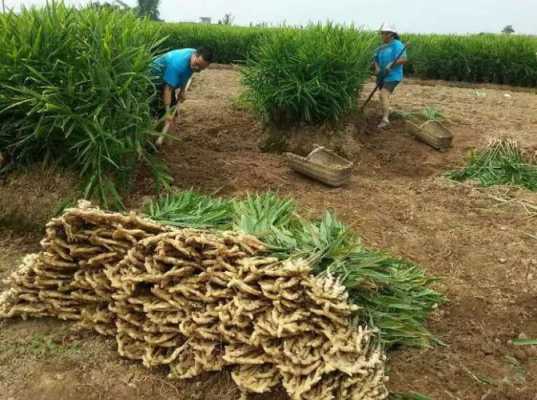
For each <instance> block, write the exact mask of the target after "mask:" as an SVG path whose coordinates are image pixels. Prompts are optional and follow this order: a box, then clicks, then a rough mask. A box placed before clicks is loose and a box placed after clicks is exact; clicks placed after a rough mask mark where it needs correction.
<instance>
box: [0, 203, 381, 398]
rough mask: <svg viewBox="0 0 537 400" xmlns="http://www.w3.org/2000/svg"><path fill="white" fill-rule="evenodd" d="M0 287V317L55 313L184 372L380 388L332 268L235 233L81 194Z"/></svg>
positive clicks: (256, 386) (126, 350)
mask: <svg viewBox="0 0 537 400" xmlns="http://www.w3.org/2000/svg"><path fill="white" fill-rule="evenodd" d="M7 284H8V286H9V288H8V289H7V290H6V291H4V292H3V293H2V294H1V295H0V316H2V317H15V316H21V317H23V318H26V317H40V316H52V317H57V318H61V319H66V320H74V321H78V324H80V325H81V326H84V327H90V328H92V329H94V330H96V331H97V332H99V333H100V334H103V335H111V336H115V339H116V341H117V344H118V351H119V353H120V354H121V355H122V356H124V357H127V358H130V359H134V360H141V361H143V363H144V365H145V366H146V367H154V366H159V365H167V366H169V369H170V377H173V378H180V379H187V378H192V377H195V376H198V375H200V374H202V373H204V372H208V371H219V370H222V369H224V368H228V369H230V371H231V375H232V378H233V380H234V382H235V383H236V384H237V386H238V387H239V389H240V390H241V392H242V393H243V394H244V395H246V394H247V393H263V392H268V391H270V390H272V389H273V388H274V387H276V386H278V385H280V384H281V385H283V387H284V388H285V390H286V391H287V393H288V394H289V396H290V397H291V398H292V399H296V400H302V399H304V400H308V399H333V398H337V399H353V400H354V399H355V400H359V399H363V400H377V399H379V400H380V399H385V398H386V397H387V396H388V391H387V389H386V387H385V381H386V379H387V378H386V377H385V375H384V361H385V357H384V354H383V353H382V352H381V351H380V350H379V349H378V348H377V347H376V346H375V345H374V344H373V335H372V333H371V332H370V331H369V330H367V329H366V328H362V327H355V326H353V324H352V323H351V313H352V312H353V311H354V309H355V307H356V306H353V305H350V304H349V302H348V301H347V294H346V290H345V289H344V287H343V286H341V285H340V283H339V282H338V281H336V280H335V279H331V278H330V277H324V278H320V277H315V276H314V275H312V274H311V271H310V267H309V266H308V265H307V264H306V263H305V262H302V261H296V260H295V261H290V260H287V261H283V262H282V261H279V260H277V259H276V258H272V257H268V256H267V251H266V248H265V246H264V245H263V243H261V242H259V241H258V240H257V239H256V238H254V237H252V236H248V235H242V234H238V233H234V232H216V231H214V232H212V231H202V230H194V229H172V228H170V227H167V226H164V225H160V224H157V223H155V222H153V221H150V220H148V219H144V218H141V217H139V216H137V215H135V214H130V215H122V214H117V213H107V212H103V211H101V210H99V209H97V208H92V207H91V205H90V204H89V203H86V202H82V203H80V204H79V207H78V208H73V209H69V210H67V212H66V213H65V214H64V215H63V216H62V217H60V218H56V219H53V220H52V221H51V222H50V223H49V224H48V225H47V229H46V236H45V238H44V239H43V241H42V251H41V252H40V253H39V254H33V255H28V256H27V257H26V258H25V259H24V261H23V264H22V265H21V266H20V267H19V269H18V270H17V271H15V272H14V273H13V274H12V275H11V276H10V277H9V278H8V280H7Z"/></svg>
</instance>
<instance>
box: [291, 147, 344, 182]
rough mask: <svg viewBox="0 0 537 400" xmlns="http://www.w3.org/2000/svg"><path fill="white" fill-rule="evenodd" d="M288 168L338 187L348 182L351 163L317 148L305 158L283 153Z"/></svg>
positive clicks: (330, 152)
mask: <svg viewBox="0 0 537 400" xmlns="http://www.w3.org/2000/svg"><path fill="white" fill-rule="evenodd" d="M285 155H286V157H287V161H288V163H289V167H290V168H291V169H293V170H295V171H297V172H299V173H301V174H303V175H306V176H309V177H310V178H313V179H315V180H318V181H320V182H322V183H324V184H326V185H329V186H333V187H338V186H342V185H344V184H346V183H348V182H349V180H350V178H351V173H352V167H353V163H352V162H351V161H349V160H346V159H345V158H343V157H340V156H338V155H337V154H336V153H334V152H333V151H331V150H328V149H325V148H324V147H321V146H319V147H317V148H316V149H315V150H313V151H312V152H311V153H310V154H308V155H307V156H306V157H301V156H299V155H297V154H293V153H285Z"/></svg>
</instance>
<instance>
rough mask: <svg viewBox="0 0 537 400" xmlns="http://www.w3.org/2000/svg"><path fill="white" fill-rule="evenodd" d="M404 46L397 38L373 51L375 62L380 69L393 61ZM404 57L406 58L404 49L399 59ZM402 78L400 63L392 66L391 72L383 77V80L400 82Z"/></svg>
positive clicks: (382, 69)
mask: <svg viewBox="0 0 537 400" xmlns="http://www.w3.org/2000/svg"><path fill="white" fill-rule="evenodd" d="M404 48H405V46H404V45H403V43H401V41H399V40H397V39H394V40H392V41H391V42H390V43H387V44H384V45H382V46H380V47H379V48H378V49H377V50H376V51H375V62H376V63H377V64H378V65H379V67H380V71H381V72H382V71H384V69H385V68H386V67H387V66H388V64H390V63H391V62H394V61H395V59H396V58H397V56H398V55H399V54H401V51H403V49H404ZM404 59H406V50H405V51H404V52H403V55H402V56H401V58H400V60H404ZM402 80H403V66H402V65H401V64H398V65H395V66H393V67H392V70H391V72H390V73H389V74H388V75H387V76H386V77H385V78H384V81H385V82H401V81H402Z"/></svg>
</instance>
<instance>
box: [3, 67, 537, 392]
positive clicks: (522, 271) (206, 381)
mask: <svg viewBox="0 0 537 400" xmlns="http://www.w3.org/2000/svg"><path fill="white" fill-rule="evenodd" d="M370 89H371V85H370V84H369V85H368V86H367V88H366V90H365V91H364V93H366V92H368V91H369V90H370ZM240 90H241V88H240V84H239V76H238V73H237V72H236V71H234V70H230V69H212V70H209V71H208V72H206V73H204V74H203V75H201V76H200V77H197V79H196V80H195V81H194V85H193V86H192V93H191V94H190V96H189V99H188V100H187V101H186V102H185V103H184V105H183V107H182V110H181V120H180V122H179V126H178V127H177V130H178V133H177V138H178V139H177V141H173V142H170V141H169V142H168V143H167V145H166V146H165V148H164V150H163V157H164V158H165V160H166V161H167V163H168V165H169V167H170V170H171V173H172V175H173V178H174V181H175V185H176V186H177V187H179V188H184V189H186V188H194V189H196V190H198V191H201V192H204V193H218V194H220V195H224V196H240V195H243V194H245V193H247V192H251V191H266V190H273V191H277V192H279V193H280V194H282V195H285V196H291V197H293V198H294V199H296V201H297V202H298V203H299V204H300V205H301V206H302V207H303V209H304V210H306V212H307V213H309V214H312V215H318V214H320V213H322V212H323V211H324V210H326V209H328V208H330V209H334V210H335V211H336V213H337V214H338V215H339V216H340V217H341V219H342V220H343V221H344V222H346V223H347V224H348V225H350V226H351V227H352V228H353V229H354V230H356V231H357V232H358V233H359V234H360V235H361V237H362V238H363V241H364V243H365V244H366V245H367V246H370V247H375V248H381V249H385V250H386V251H389V252H390V253H392V254H394V255H397V256H401V257H405V258H407V259H410V260H412V261H414V262H416V263H418V264H420V265H421V266H422V267H423V268H424V269H426V270H427V272H428V273H429V274H431V275H435V276H438V277H440V278H441V281H440V283H439V284H438V285H437V288H438V289H439V290H440V291H442V292H443V293H444V294H445V295H446V296H447V298H448V299H449V303H448V304H446V305H444V306H442V307H441V308H440V309H439V310H438V311H437V312H436V313H435V315H433V317H432V318H431V321H430V328H431V329H432V330H433V331H434V332H435V333H436V334H437V335H438V336H440V338H441V339H442V340H443V341H444V342H445V343H446V346H443V347H436V348H433V349H428V350H415V349H403V350H398V351H395V352H392V353H391V354H390V363H389V369H390V373H389V374H390V388H391V389H392V390H394V391H415V392H420V393H423V394H425V395H428V396H429V397H431V398H432V399H435V400H444V399H445V400H457V399H458V400H500V399H511V400H535V399H537V397H536V396H537V379H536V378H535V377H536V376H537V349H536V348H535V346H526V347H523V346H520V347H516V346H513V345H511V344H510V340H511V339H514V338H517V337H519V336H521V335H522V337H524V336H527V337H530V338H537V307H536V304H537V281H536V280H535V278H536V277H537V252H536V251H535V249H536V245H537V228H536V226H537V224H536V221H537V212H536V209H531V208H529V207H528V204H530V205H531V204H533V205H537V194H535V193H529V192H527V191H524V190H515V189H509V188H495V189H481V188H477V187H475V186H473V185H470V184H464V185H460V184H454V183H450V182H448V181H447V180H446V179H444V178H442V177H440V175H441V174H442V173H443V172H445V171H447V170H449V169H453V168H455V167H457V166H460V165H462V164H463V163H464V157H465V154H466V153H467V152H468V151H469V150H470V149H472V148H474V147H479V146H482V145H484V144H486V142H487V140H488V139H489V138H492V137H499V136H502V135H511V136H514V137H515V138H517V139H518V140H519V141H520V142H521V143H522V145H523V146H524V147H525V148H527V149H529V150H532V149H533V150H535V149H536V145H537V141H536V139H535V134H536V132H537V131H536V129H535V126H537V96H535V94H532V93H530V92H524V91H515V90H511V88H508V87H487V86H480V87H479V89H477V92H476V89H473V88H458V87H447V86H444V85H434V86H433V85H426V84H422V83H418V82H414V81H411V82H407V83H406V84H404V85H402V86H401V87H400V88H399V89H398V91H397V93H396V97H395V98H394V103H395V104H394V107H395V108H396V109H398V110H400V111H413V110H417V109H420V108H422V107H424V106H430V105H434V106H435V107H437V108H438V109H440V110H441V111H443V113H444V114H445V115H446V116H447V117H449V119H450V121H451V122H450V124H449V126H450V128H451V129H452V131H453V133H454V135H455V139H454V143H453V148H452V149H450V151H448V152H445V153H439V152H437V151H435V150H433V149H432V148H430V147H428V146H427V145H425V144H423V143H420V142H417V141H415V140H414V139H413V138H412V137H411V136H410V135H409V134H407V133H406V132H405V130H404V124H403V123H402V122H401V121H395V123H394V125H393V127H392V128H390V129H388V130H386V131H383V132H379V131H377V130H376V129H374V126H375V124H376V122H378V121H377V116H376V114H377V110H376V108H377V106H378V104H376V103H375V102H374V103H373V104H372V105H371V106H370V107H369V108H368V115H367V118H366V124H365V125H364V124H363V121H361V120H359V119H357V118H356V119H353V118H349V119H348V120H346V121H344V122H343V123H341V124H340V125H338V126H337V127H333V128H330V129H331V130H334V131H335V132H336V133H337V132H341V133H344V132H347V134H349V133H350V134H351V135H353V139H352V140H351V142H352V146H356V148H359V149H360V151H359V152H354V151H353V152H352V153H353V154H354V156H353V161H355V168H354V174H353V178H352V181H351V184H350V185H349V186H347V187H343V188H338V189H331V188H327V187H325V186H322V185H321V184H319V183H316V182H314V181H311V180H309V179H307V178H304V177H302V176H299V175H297V174H295V173H294V172H291V171H290V170H289V169H288V168H287V166H286V164H285V161H284V160H283V158H282V156H281V155H278V154H273V153H262V152H260V151H259V149H258V142H259V141H260V139H261V138H262V136H263V130H262V128H261V127H260V126H259V124H257V123H256V120H255V118H254V117H253V116H251V115H250V114H249V113H248V112H247V111H245V110H242V109H241V108H240V106H239V105H238V102H237V101H236V96H237V95H238V94H239V93H240ZM505 94H509V96H510V97H508V96H505ZM312 140H315V139H312ZM345 140H349V139H348V136H347V137H346V139H345ZM152 195H154V193H153V190H152V189H151V184H150V177H149V175H147V176H146V175H145V174H144V173H142V174H141V175H140V176H139V179H138V182H137V190H136V192H135V194H134V195H133V196H132V197H131V198H130V199H129V204H130V205H131V206H133V207H136V206H139V205H140V203H141V200H142V199H143V198H144V197H145V196H152ZM534 207H535V206H534ZM30 208H31V207H30ZM532 210H533V211H532ZM531 212H533V214H532V213H531ZM2 238H3V239H2V240H1V242H0V246H1V247H2V249H3V252H2V255H0V274H2V275H4V274H6V273H7V272H8V271H9V270H10V269H12V268H14V267H15V265H16V261H17V260H18V259H20V257H21V256H22V255H23V254H24V253H26V252H28V251H32V250H34V249H35V247H36V243H37V241H38V240H37V238H35V237H33V236H32V237H19V236H14V234H11V233H8V232H7V231H5V232H3V233H2ZM1 324H2V325H1V331H0V332H1V333H0V398H2V399H4V398H5V399H10V398H11V399H14V400H15V399H16V400H18V399H43V400H48V399H78V398H87V399H115V398H117V399H145V398H160V397H162V398H165V397H166V398H177V399H214V398H223V399H235V398H238V392H237V391H236V389H234V387H233V385H232V383H231V381H230V378H229V376H227V375H225V374H221V375H212V376H208V377H204V378H201V379H197V380H195V381H192V382H188V383H186V384H185V383H172V382H169V381H166V380H165V376H164V374H163V373H162V372H160V371H155V372H149V371H146V370H144V369H143V368H142V367H141V366H139V365H138V364H134V363H131V362H128V361H125V360H121V359H120V358H119V357H118V356H117V354H116V353H115V352H114V343H113V342H111V341H107V340H105V339H103V338H100V337H96V336H94V335H92V334H86V333H80V332H79V333H73V332H70V331H69V329H68V326H69V325H68V324H65V323H61V322H57V321H51V320H42V321H26V322H23V321H4V322H2V323H1ZM266 398H267V399H268V398H273V399H274V398H283V396H281V395H276V396H268V397H266Z"/></svg>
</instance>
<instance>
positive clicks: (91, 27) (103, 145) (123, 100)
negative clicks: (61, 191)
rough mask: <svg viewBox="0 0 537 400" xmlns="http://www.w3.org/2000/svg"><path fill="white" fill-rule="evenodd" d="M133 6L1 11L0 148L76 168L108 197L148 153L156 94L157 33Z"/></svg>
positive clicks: (94, 190) (89, 188) (115, 198)
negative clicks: (127, 8) (153, 70)
mask: <svg viewBox="0 0 537 400" xmlns="http://www.w3.org/2000/svg"><path fill="white" fill-rule="evenodd" d="M159 37H160V34H159V33H158V31H157V30H156V29H155V27H154V26H153V25H152V24H149V23H147V22H145V21H144V20H140V19H139V18H137V17H136V16H135V15H134V14H132V13H130V12H124V11H117V10H113V9H106V8H95V7H93V8H92V7H90V8H87V9H83V10H75V9H73V8H70V7H67V6H65V5H63V4H62V3H55V2H52V3H48V4H47V6H45V7H44V8H40V9H37V8H32V9H23V10H22V11H21V12H20V13H19V14H15V13H13V12H9V13H5V14H1V15H0V48H1V49H2V51H1V52H0V151H1V152H5V153H10V154H11V158H12V159H14V160H15V161H18V162H32V161H36V160H45V161H54V162H59V163H61V164H64V165H68V166H70V167H72V168H74V169H75V170H76V171H77V172H79V173H80V175H81V176H82V178H83V183H84V187H83V189H84V193H85V195H86V197H87V196H91V195H97V196H98V197H99V198H100V199H101V200H102V201H103V202H104V203H105V205H110V204H111V203H114V204H115V205H117V204H118V203H121V199H120V195H119V189H120V188H122V187H124V184H125V183H127V182H128V181H129V178H130V177H131V176H132V173H133V171H134V169H135V167H136V166H137V164H139V163H141V162H142V163H146V164H148V165H149V166H150V167H151V168H152V170H153V171H154V172H155V176H156V177H158V178H159V179H160V182H161V183H162V182H164V181H165V179H166V177H167V176H166V174H165V172H164V170H163V167H162V165H161V164H159V163H158V161H157V160H156V159H155V158H154V157H153V156H151V153H150V148H151V138H152V131H153V120H152V115H151V112H150V104H151V100H152V98H153V96H155V95H156V91H155V86H154V83H153V82H152V76H151V71H150V68H149V65H150V63H151V61H152V58H153V56H154V52H155V49H157V48H158V46H159V43H160V39H159Z"/></svg>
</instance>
